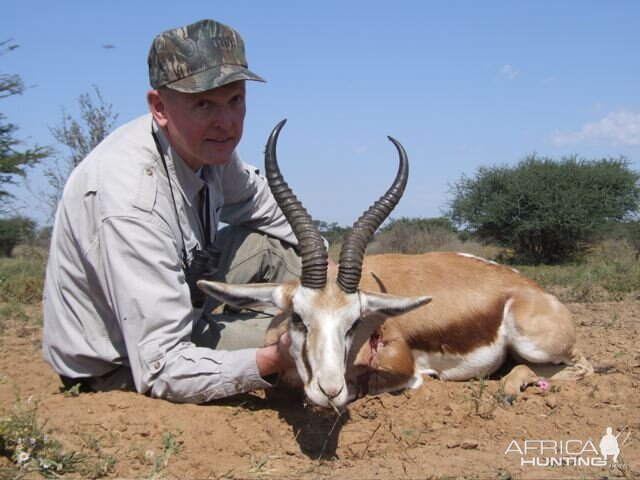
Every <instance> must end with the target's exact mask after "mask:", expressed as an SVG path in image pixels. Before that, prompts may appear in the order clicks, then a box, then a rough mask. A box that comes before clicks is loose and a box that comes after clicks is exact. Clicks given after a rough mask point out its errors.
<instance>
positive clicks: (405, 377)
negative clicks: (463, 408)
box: [270, 252, 593, 395]
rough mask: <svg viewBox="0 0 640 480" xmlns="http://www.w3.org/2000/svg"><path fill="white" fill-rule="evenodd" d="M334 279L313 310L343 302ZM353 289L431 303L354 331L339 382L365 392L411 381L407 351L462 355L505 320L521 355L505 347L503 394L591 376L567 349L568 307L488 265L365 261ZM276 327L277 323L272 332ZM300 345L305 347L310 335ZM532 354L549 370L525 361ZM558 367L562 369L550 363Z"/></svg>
mask: <svg viewBox="0 0 640 480" xmlns="http://www.w3.org/2000/svg"><path fill="white" fill-rule="evenodd" d="M334 274H335V272H334V271H333V270H330V272H329V282H328V284H327V287H326V288H325V290H324V291H323V292H321V293H320V294H319V295H318V296H317V297H315V300H314V302H315V307H314V308H317V309H320V308H321V309H326V308H331V309H340V308H341V307H343V306H345V305H346V304H347V301H346V297H345V294H344V293H343V292H341V291H340V290H339V288H338V287H337V285H336V283H335V280H334V279H333V278H334ZM360 291H364V292H382V293H388V294H392V295H400V296H405V297H413V296H422V295H429V296H431V297H432V298H433V300H432V302H431V303H429V304H427V305H424V306H422V307H420V308H417V309H415V310H413V311H411V312H409V313H406V314H404V315H402V316H399V317H391V318H384V317H382V316H373V317H371V318H366V319H364V321H363V322H362V325H361V326H360V327H359V328H358V330H356V333H355V336H354V339H353V343H352V347H351V351H350V352H349V356H348V360H347V374H346V377H347V382H348V383H349V382H350V383H351V384H352V385H353V384H359V385H360V386H362V385H363V384H366V388H365V393H366V392H368V393H376V392H382V391H390V390H396V389H398V388H405V387H406V386H407V385H410V384H411V379H412V378H414V379H415V376H416V371H415V368H416V364H415V357H414V354H415V352H436V353H438V354H442V355H453V356H454V357H460V356H462V357H464V356H465V355H467V354H470V353H472V352H475V351H477V350H478V349H479V348H480V347H488V346H491V345H493V344H495V342H496V341H497V339H498V331H499V329H500V328H502V329H503V330H504V329H505V328H506V327H505V322H507V321H509V322H511V323H512V327H511V328H512V329H513V333H514V334H515V335H516V336H518V338H519V337H522V338H524V339H525V341H524V343H522V342H520V343H522V345H524V347H523V349H522V351H518V348H520V346H521V345H520V343H517V342H516V344H514V345H509V348H510V349H511V353H512V354H513V355H514V357H515V358H516V359H517V360H519V361H520V362H522V363H526V365H524V364H523V365H518V366H517V367H516V368H514V369H513V371H512V372H511V373H510V374H509V375H507V376H506V377H505V378H504V380H503V388H504V389H505V392H506V393H508V394H513V395H516V394H517V393H519V392H520V390H521V387H522V386H523V385H530V384H532V383H535V381H537V380H538V379H540V378H541V377H543V376H545V377H547V378H553V379H573V380H576V379H579V378H582V377H584V376H587V375H590V374H592V373H593V369H592V367H591V365H590V364H589V362H588V361H587V360H586V359H585V358H584V356H582V355H581V354H580V352H578V351H577V350H576V349H575V340H576V335H575V329H574V326H573V323H572V320H571V316H570V313H569V311H568V309H567V308H566V307H565V306H564V305H562V304H561V303H560V302H559V301H558V300H557V299H556V298H555V297H553V296H552V295H549V294H547V293H545V292H544V291H543V290H542V289H541V288H540V286H538V285H537V284H536V283H535V282H533V281H531V280H529V279H527V278H526V277H524V276H522V275H520V274H519V273H518V272H517V271H515V270H513V269H511V268H508V267H505V266H501V265H498V264H496V263H494V262H489V261H486V260H483V259H480V258H476V257H470V256H463V255H460V254H457V253H440V252H438V253H426V254H423V255H411V256H409V255H375V256H367V257H365V260H364V265H363V270H362V278H361V282H360ZM291 292H293V289H291ZM283 328H284V327H283V326H282V324H281V323H280V324H278V330H277V331H278V332H281V331H283ZM503 330H502V331H503ZM273 338H274V337H273V336H272V337H270V339H273ZM275 338H277V336H276V337H275ZM307 342H308V343H309V344H313V334H312V332H309V336H308V337H307ZM532 349H533V352H534V353H535V354H538V355H542V356H543V357H544V358H543V361H544V362H545V363H549V365H537V364H535V363H532V362H526V360H527V358H526V356H527V355H529V354H530V353H531V352H530V351H531V350H532ZM520 357H524V358H520ZM534 362H535V360H534ZM559 363H563V365H552V364H559ZM498 366H499V365H496V366H495V369H497V368H498ZM469 378H472V376H470V377H469Z"/></svg>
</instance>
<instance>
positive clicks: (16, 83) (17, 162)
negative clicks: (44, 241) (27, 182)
mask: <svg viewBox="0 0 640 480" xmlns="http://www.w3.org/2000/svg"><path fill="white" fill-rule="evenodd" d="M16 48H18V46H17V45H14V44H11V40H5V41H3V42H0V56H3V55H6V54H7V53H8V52H11V51H12V50H15V49H16ZM25 88H26V87H25V85H24V82H23V80H22V78H21V77H20V75H15V74H4V73H3V74H0V99H3V98H7V97H11V96H13V95H21V94H22V93H23V92H24V91H25ZM17 131H18V127H17V126H16V125H14V124H13V123H9V122H8V121H7V117H6V116H5V115H3V114H2V113H0V215H5V214H7V213H9V212H11V211H13V210H14V208H13V207H11V203H10V202H7V200H10V199H12V198H13V195H11V194H10V193H9V192H8V191H7V190H5V189H4V188H3V186H4V185H7V184H15V183H16V179H17V178H18V177H23V178H24V177H25V176H26V173H27V168H28V167H32V166H34V165H35V164H36V163H38V162H39V161H40V160H41V159H43V158H45V157H47V156H48V155H49V154H50V150H49V148H47V147H39V146H35V147H34V148H28V149H21V148H19V147H20V146H21V145H22V144H23V142H22V141H21V140H20V139H18V138H17V137H16V132H17Z"/></svg>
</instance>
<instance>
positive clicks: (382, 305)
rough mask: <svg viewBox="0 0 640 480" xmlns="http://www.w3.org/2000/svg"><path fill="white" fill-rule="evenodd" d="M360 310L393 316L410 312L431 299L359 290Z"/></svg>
mask: <svg viewBox="0 0 640 480" xmlns="http://www.w3.org/2000/svg"><path fill="white" fill-rule="evenodd" d="M359 295H360V304H361V305H362V311H363V312H367V313H381V314H382V315H385V316H387V317H395V316H397V315H402V314H403V313H407V312H410V311H411V310H414V309H416V308H418V307H421V306H422V305H426V304H427V303H429V302H430V301H431V297H401V296H398V295H388V294H386V293H371V292H362V291H361V292H360V293H359Z"/></svg>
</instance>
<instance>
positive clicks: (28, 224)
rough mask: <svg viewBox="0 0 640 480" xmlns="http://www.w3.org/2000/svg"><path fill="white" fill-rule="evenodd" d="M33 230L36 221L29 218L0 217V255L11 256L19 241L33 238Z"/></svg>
mask: <svg viewBox="0 0 640 480" xmlns="http://www.w3.org/2000/svg"><path fill="white" fill-rule="evenodd" d="M35 230H36V223H35V222H34V221H33V220H31V219H30V218H26V217H21V216H16V217H12V218H0V255H3V256H5V257H11V256H12V255H13V250H14V248H15V247H16V246H17V245H18V244H19V243H21V242H26V241H30V240H32V239H33V237H34V235H35Z"/></svg>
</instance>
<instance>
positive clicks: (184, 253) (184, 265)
mask: <svg viewBox="0 0 640 480" xmlns="http://www.w3.org/2000/svg"><path fill="white" fill-rule="evenodd" d="M151 135H152V136H153V140H154V141H155V142H156V149H157V150H158V153H159V154H160V158H161V159H162V165H164V171H165V172H166V174H167V181H168V182H169V192H171V201H172V202H173V209H174V211H175V212H176V220H177V222H178V229H179V230H180V237H181V238H182V269H183V270H184V271H185V273H186V272H188V271H189V262H188V260H187V249H186V247H185V246H184V244H185V241H184V233H183V231H182V225H180V215H179V214H178V206H177V205H176V198H175V197H174V195H173V187H172V186H171V178H170V177H169V169H168V168H167V161H166V160H165V158H164V153H162V148H161V147H160V141H159V140H158V136H157V135H156V132H154V131H153V128H151ZM207 200H208V199H207Z"/></svg>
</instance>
